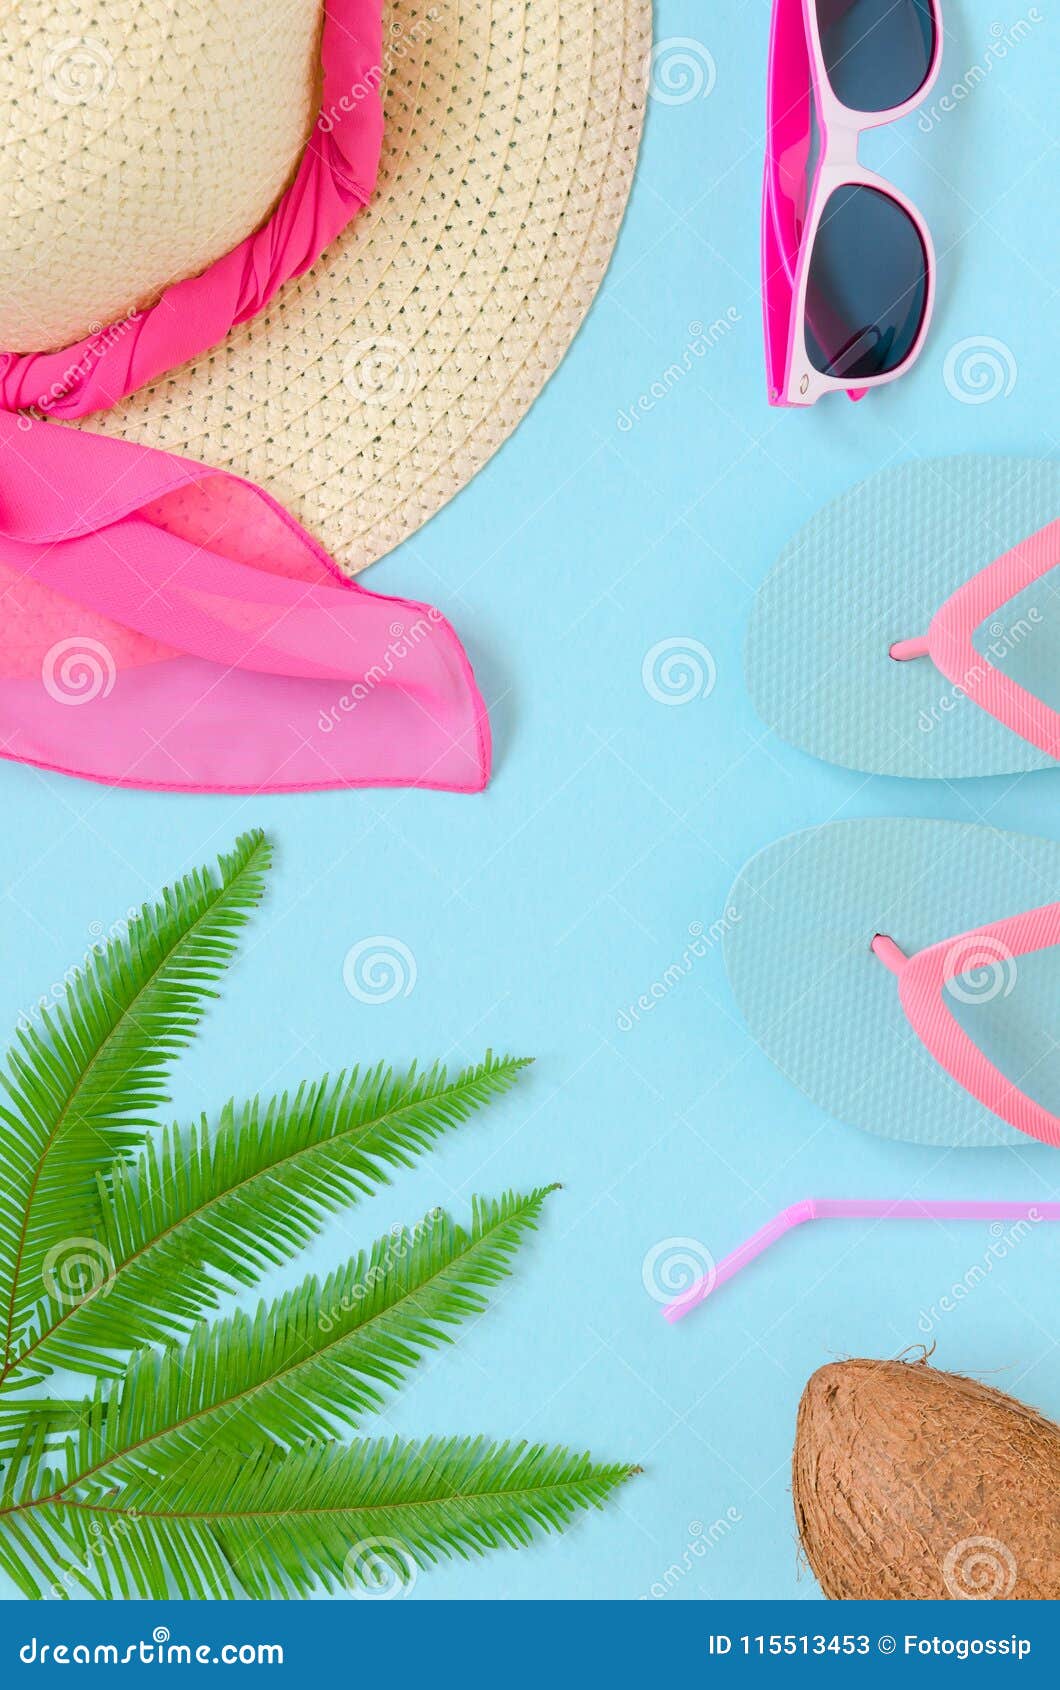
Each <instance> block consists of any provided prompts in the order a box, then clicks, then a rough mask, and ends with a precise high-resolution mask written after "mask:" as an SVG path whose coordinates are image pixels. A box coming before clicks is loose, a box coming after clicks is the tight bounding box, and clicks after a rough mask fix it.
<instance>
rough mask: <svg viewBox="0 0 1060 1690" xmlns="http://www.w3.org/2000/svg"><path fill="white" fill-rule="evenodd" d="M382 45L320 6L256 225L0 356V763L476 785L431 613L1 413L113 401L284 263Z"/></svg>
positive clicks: (250, 501) (362, 118)
mask: <svg viewBox="0 0 1060 1690" xmlns="http://www.w3.org/2000/svg"><path fill="white" fill-rule="evenodd" d="M382 51H383V49H382V26H381V8H380V4H379V0H327V3H326V7H325V17H324V29H323V37H322V60H323V98H322V108H321V113H320V117H319V119H318V121H317V124H316V126H315V127H314V130H313V133H312V136H311V138H310V140H309V142H308V144H307V146H306V150H305V152H304V154H303V156H302V159H301V162H300V164H299V168H298V171H297V173H296V175H295V178H294V180H293V182H292V183H291V186H290V187H289V188H288V190H287V192H286V193H285V194H284V195H283V197H282V199H281V201H280V203H279V204H278V206H277V208H276V210H275V212H274V213H273V215H272V217H271V218H270V219H269V220H268V221H267V222H266V223H265V225H264V226H263V227H262V228H261V229H259V230H257V231H256V232H255V233H254V234H252V235H251V236H249V237H248V239H247V240H245V241H243V242H242V243H241V244H240V245H239V246H238V247H236V248H235V249H234V250H233V251H231V252H229V253H227V254H226V255H225V256H224V257H222V258H220V259H218V261H217V262H216V263H215V264H213V265H211V266H210V267H209V268H208V269H207V270H205V271H204V272H203V273H202V274H201V275H199V276H194V277H192V278H190V279H189V280H186V281H182V282H178V283H176V284H175V285H174V286H172V287H170V288H168V289H167V290H166V292H165V293H164V294H163V295H162V297H161V298H160V299H159V300H158V302H157V303H156V304H155V305H154V306H153V307H151V308H149V309H146V310H144V311H142V312H135V313H131V314H130V316H129V317H128V318H127V319H126V320H124V321H123V322H121V323H118V324H112V325H110V326H109V327H108V328H107V329H104V330H102V331H101V332H100V333H98V334H95V335H92V336H89V337H88V338H87V339H85V340H82V341H81V342H80V343H79V344H78V345H76V346H73V347H67V348H65V349H64V350H62V351H60V352H47V353H39V354H34V353H31V354H24V355H18V356H16V355H12V354H5V355H3V356H2V358H0V593H2V597H3V602H4V610H5V616H4V622H3V631H2V633H0V755H2V756H5V757H8V758H16V759H19V760H21V761H24V762H28V763H34V764H37V765H39V766H41V767H44V768H48V769H56V770H60V771H62V772H64V773H68V774H78V775H82V776H86V777H88V778H90V779H94V780H100V781H105V782H107V783H108V784H111V785H121V786H146V787H151V788H162V789H166V790H179V791H209V792H216V791H224V792H258V791H277V792H288V791H299V790H306V789H319V788H321V787H330V786H344V787H345V786H423V787H432V788H440V789H444V790H448V791H457V792H474V791H479V790H480V789H481V788H482V787H483V786H484V785H485V784H486V781H487V780H488V777H489V766H490V737H489V728H488V723H487V718H486V710H485V706H484V704H483V701H482V698H481V695H480V693H479V691H478V688H477V687H476V685H475V680H474V676H473V674H472V671H471V666H470V664H469V662H468V659H467V656H466V654H465V652H464V650H463V648H462V646H461V644H460V641H459V640H458V638H457V636H456V634H455V633H454V631H453V629H452V627H451V626H450V624H449V623H448V622H447V621H446V620H445V618H444V617H443V616H441V615H440V614H439V613H438V612H437V611H435V610H432V609H431V608H430V607H429V606H427V605H423V604H419V603H416V602H415V601H412V600H406V599H398V598H383V597H381V596H380V595H378V594H376V593H370V592H366V591H365V590H364V589H363V588H361V587H358V586H356V585H354V584H353V583H351V582H350V581H349V580H348V578H347V577H346V576H345V575H344V574H343V573H342V571H341V570H340V569H339V567H338V566H337V565H336V564H335V563H334V562H333V561H332V559H331V558H330V557H329V556H328V555H327V553H326V552H325V551H324V550H323V548H322V547H321V546H319V545H318V544H317V542H316V541H315V540H314V539H313V538H312V537H311V536H310V535H309V534H308V533H307V532H306V530H305V529H304V528H302V527H301V525H300V524H299V523H297V522H296V521H295V520H294V519H293V518H292V517H291V516H289V515H288V514H287V512H285V511H284V510H283V509H282V508H281V507H280V506H279V505H278V504H277V503H276V502H275V500H273V499H272V498H271V497H270V496H269V495H268V494H267V493H265V492H264V491H263V490H262V489H260V488H258V487H255V486H253V485H252V484H251V483H249V482H247V481H243V480H241V479H239V478H238V477H236V476H232V475H228V474H225V473H222V472H219V471H214V470H211V469H208V468H206V467H205V466H203V465H201V464H195V463H191V462H189V461H188V460H187V459H183V458H179V457H175V456H173V455H172V454H171V453H168V452H163V451H156V450H152V449H151V448H149V447H145V446H140V445H138V444H135V443H132V442H128V441H122V440H114V439H110V438H103V437H100V436H96V435H92V434H90V433H86V432H85V431H83V430H80V429H69V428H62V427H59V426H56V424H55V423H54V422H53V421H41V420H39V418H36V417H31V416H28V415H25V414H22V415H15V414H14V413H16V412H20V411H21V412H24V411H25V410H26V409H27V408H29V409H32V410H35V411H37V412H38V413H41V414H43V416H44V417H45V418H63V419H65V418H73V417H83V416H86V415H88V414H90V413H91V412H93V411H97V410H100V409H102V408H105V407H107V406H110V405H114V404H116V403H117V402H118V401H120V400H121V399H122V398H123V397H124V396H125V395H127V394H129V393H131V392H133V391H134V390H135V389H136V388H138V387H141V386H142V385H143V384H144V383H146V382H149V381H151V380H153V379H154V378H156V377H157V376H159V375H161V374H162V373H163V372H165V371H166V370H170V369H174V368H176V367H178V366H179V365H181V364H182V363H184V362H185V361H186V360H187V359H189V358H192V357H194V356H196V355H198V354H200V353H202V352H204V351H205V350H207V349H208V348H209V347H211V346H213V345H215V344H216V343H217V342H218V341H219V340H221V339H222V338H223V337H224V335H225V334H227V333H228V331H229V330H230V329H231V328H232V327H233V325H235V324H238V323H242V322H245V321H246V320H247V319H248V318H250V317H251V316H253V315H254V314H255V313H256V312H258V311H260V310H261V309H262V307H263V306H264V305H266V304H267V303H268V301H269V300H270V299H271V298H272V297H273V296H274V295H275V294H276V292H277V290H278V289H279V288H280V287H281V286H282V285H283V284H284V283H285V282H287V281H289V280H290V279H292V278H293V277H295V276H298V275H301V274H302V272H303V271H305V270H306V269H307V268H308V267H309V266H310V265H311V264H312V263H313V262H314V260H315V259H316V258H317V257H318V256H319V255H320V254H321V253H322V252H323V251H324V249H325V247H327V246H328V245H329V244H330V242H331V241H332V240H334V238H335V237H336V236H337V235H338V234H339V233H340V232H341V231H342V230H343V229H344V228H345V227H346V225H347V224H348V223H349V222H350V220H351V219H352V218H353V217H354V216H355V215H356V213H357V212H358V211H359V210H361V208H362V207H363V206H364V204H365V203H366V201H367V200H368V198H369V195H370V193H371V190H372V188H373V186H374V183H375V177H376V172H377V169H378V162H379V152H380V145H381V140H382V109H381V103H380V99H379V86H380V82H381V78H382V71H381V66H382ZM354 402H355V401H354V400H353V399H352V397H351V401H350V403H351V405H352V404H353V403H354ZM264 426H265V424H264V421H263V423H262V427H264Z"/></svg>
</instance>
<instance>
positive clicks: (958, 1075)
mask: <svg viewBox="0 0 1060 1690" xmlns="http://www.w3.org/2000/svg"><path fill="white" fill-rule="evenodd" d="M727 907H728V908H729V910H730V920H729V923H728V927H727V932H726V936H725V961H726V966H727V968H728V971H729V979H730V981H731V983H732V989H733V993H734V995H735V997H736V1000H737V1003H738V1004H739V1006H740V1009H741V1010H742V1012H743V1015H744V1018H745V1020H746V1022H747V1026H748V1028H749V1029H750V1032H751V1034H752V1036H753V1038H754V1039H755V1041H756V1042H757V1043H758V1045H759V1046H760V1047H761V1049H762V1050H763V1051H764V1052H765V1054H766V1055H767V1056H769V1057H770V1058H771V1059H772V1060H773V1062H775V1063H776V1065H777V1067H778V1068H780V1069H781V1070H782V1071H783V1073H785V1074H786V1075H787V1076H788V1078H789V1079H790V1080H791V1081H792V1082H793V1083H794V1084H795V1085H797V1086H798V1087H799V1088H800V1089H801V1090H802V1091H804V1092H805V1093H806V1094H807V1096H808V1097H810V1098H812V1099H813V1101H814V1102H815V1103H817V1104H819V1105H820V1107H821V1108H822V1109H824V1110H826V1111H827V1113H828V1114H830V1115H833V1116H835V1118H836V1119H837V1120H840V1121H844V1122H847V1123H849V1124H850V1125H851V1126H856V1127H861V1128H863V1129H864V1130H865V1131H867V1132H873V1133H879V1134H882V1135H883V1136H884V1137H887V1138H899V1139H909V1140H913V1141H915V1142H917V1143H923V1144H936V1145H974V1146H988V1145H1017V1144H1018V1145H1020V1146H1022V1148H1023V1151H1024V1152H1025V1153H1026V1152H1028V1151H1031V1150H1032V1149H1033V1148H1034V1141H1035V1140H1039V1141H1041V1142H1043V1143H1046V1144H1053V1145H1060V1042H1058V1038H1057V1034H1058V1029H1060V845H1057V844H1054V843H1052V842H1051V841H1049V840H1045V839H1034V838H1028V837H1026V836H1024V835H1021V834H1014V833H1000V832H998V831H996V830H995V829H994V828H989V827H979V826H974V825H968V824H966V823H963V822H936V821H891V820H885V821H873V820H867V821H842V822H831V823H829V824H828V825H826V826H824V827H819V828H811V829H809V830H808V831H807V832H805V833H796V834H792V835H791V836H790V837H789V838H787V839H781V840H780V841H779V842H778V843H776V844H774V845H770V846H768V847H767V848H766V850H764V851H760V852H759V854H758V855H757V856H756V857H753V858H752V859H751V861H750V862H749V863H748V864H747V866H746V867H745V868H744V869H743V871H742V873H741V874H740V876H739V878H738V879H737V881H736V884H735V886H734V887H733V889H732V892H731V893H730V895H729V903H728V906H727Z"/></svg>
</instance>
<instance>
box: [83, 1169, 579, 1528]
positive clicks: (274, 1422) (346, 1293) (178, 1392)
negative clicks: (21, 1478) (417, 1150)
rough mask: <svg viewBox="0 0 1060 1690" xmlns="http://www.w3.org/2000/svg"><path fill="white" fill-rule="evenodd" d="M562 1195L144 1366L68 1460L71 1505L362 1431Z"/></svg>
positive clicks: (405, 1251)
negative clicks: (193, 1462)
mask: <svg viewBox="0 0 1060 1690" xmlns="http://www.w3.org/2000/svg"><path fill="white" fill-rule="evenodd" d="M553 1189H555V1188H554V1187H547V1188H542V1189H540V1190H537V1191H532V1192H530V1193H529V1194H528V1195H527V1196H516V1195H515V1194H514V1193H512V1192H509V1193H507V1194H506V1195H505V1196H504V1197H502V1198H500V1199H497V1200H481V1199H476V1200H475V1202H474V1204H473V1210H472V1222H471V1226H470V1228H469V1229H467V1230H466V1231H465V1230H464V1228H463V1227H459V1226H456V1225H454V1223H453V1221H452V1220H451V1219H450V1218H449V1216H448V1215H446V1214H443V1213H442V1212H441V1211H440V1210H435V1211H433V1212H432V1213H431V1214H430V1215H428V1216H427V1217H426V1219H425V1220H424V1221H423V1222H421V1223H420V1225H418V1226H416V1227H413V1228H411V1229H409V1228H404V1227H399V1228H396V1229H395V1230H393V1231H392V1232H390V1233H387V1234H386V1235H385V1236H384V1237H382V1238H380V1239H379V1240H377V1242H376V1244H375V1245H374V1246H373V1248H372V1249H371V1251H369V1252H367V1253H362V1254H361V1255H359V1256H356V1257H354V1258H353V1259H352V1260H351V1261H350V1262H348V1263H347V1264H346V1266H345V1267H343V1268H340V1269H339V1270H338V1271H337V1272H336V1273H333V1274H330V1275H329V1276H328V1277H327V1279H325V1280H323V1281H321V1280H319V1279H317V1278H316V1277H315V1276H311V1277H310V1278H308V1279H306V1280H305V1281H304V1283H303V1284H302V1285H300V1286H298V1287H296V1288H295V1289H294V1290H292V1291H288V1292H286V1293H284V1295H282V1296H281V1297H279V1298H278V1299H277V1300H276V1301H275V1302H273V1303H271V1304H267V1303H262V1304H261V1305H260V1306H259V1308H258V1311H257V1314H256V1315H254V1316H250V1315H247V1314H244V1313H241V1312H240V1313H236V1314H234V1315H231V1316H229V1317H228V1318H226V1319H224V1320H220V1321H217V1322H216V1323H214V1324H213V1325H206V1324H205V1323H203V1324H202V1325H200V1326H199V1327H198V1328H197V1329H196V1330H195V1331H194V1332H193V1334H192V1337H191V1340H190V1342H189V1343H188V1344H187V1345H186V1347H185V1348H183V1349H180V1350H176V1349H172V1348H171V1349H168V1350H165V1351H163V1352H161V1353H158V1352H156V1351H153V1350H148V1351H146V1352H144V1353H142V1354H140V1355H138V1356H135V1357H134V1358H133V1360H132V1361H131V1362H130V1364H129V1366H128V1368H127V1370H126V1373H125V1376H124V1378H123V1379H122V1380H121V1381H120V1382H112V1383H111V1384H109V1385H100V1386H99V1387H98V1389H97V1392H96V1396H95V1398H94V1399H93V1400H92V1401H90V1402H87V1403H85V1404H84V1406H83V1411H82V1414H81V1416H80V1418H79V1419H78V1421H77V1423H76V1424H77V1430H78V1432H79V1436H78V1437H77V1439H76V1440H70V1442H69V1444H68V1447H67V1461H66V1471H67V1477H66V1478H65V1479H64V1481H63V1485H62V1490H63V1492H64V1494H71V1493H73V1492H76V1493H78V1494H79V1495H82V1496H83V1495H86V1494H91V1495H96V1494H98V1493H99V1492H100V1490H101V1489H105V1490H109V1489H111V1488H113V1487H114V1486H115V1485H119V1486H120V1485H121V1484H122V1483H123V1482H124V1480H125V1478H126V1477H127V1475H128V1473H129V1472H130V1471H142V1470H144V1469H145V1468H146V1467H148V1466H150V1467H151V1468H152V1470H154V1471H158V1472H160V1473H165V1472H166V1471H172V1470H176V1469H178V1468H179V1466H180V1464H181V1463H182V1462H183V1461H185V1460H186V1459H189V1458H190V1459H194V1458H195V1457H196V1456H197V1455H198V1454H199V1452H200V1451H201V1450H203V1449H204V1448H206V1447H207V1445H208V1446H209V1448H210V1449H211V1450H222V1449H225V1448H229V1449H236V1450H244V1451H247V1450H254V1449H258V1448H260V1447H262V1446H263V1445H264V1444H265V1443H267V1442H268V1441H273V1442H275V1443H277V1444H294V1443H298V1442H301V1441H303V1440H306V1439H318V1440H321V1441H323V1440H326V1439H329V1438H331V1437H333V1436H334V1432H335V1423H336V1422H338V1423H341V1424H342V1425H343V1426H344V1427H347V1428H351V1429H352V1428H354V1427H356V1426H358V1425H359V1423H360V1421H361V1420H362V1418H363V1416H364V1415H365V1414H366V1413H368V1412H370V1411H373V1410H377V1409H379V1408H380V1407H381V1406H382V1404H383V1400H384V1399H383V1392H384V1390H386V1389H394V1388H396V1387H397V1386H398V1385H400V1383H401V1382H402V1379H403V1378H404V1376H405V1375H406V1373H407V1372H408V1371H409V1370H410V1369H411V1368H412V1367H414V1366H415V1365H416V1363H417V1362H418V1361H419V1359H420V1356H421V1355H422V1353H423V1351H424V1350H428V1349H435V1348H437V1347H438V1345H440V1344H443V1343H446V1342H448V1341H449V1332H448V1330H447V1329H448V1328H450V1327H452V1326H455V1325H457V1324H458V1323H459V1322H460V1321H462V1320H466V1319H468V1318H469V1317H470V1316H473V1315H476V1314H481V1313H482V1311H483V1309H485V1307H486V1303H487V1298H486V1296H485V1294H484V1293H485V1292H486V1291H487V1290H488V1289H489V1288H490V1287H492V1286H495V1285H497V1284H499V1283H500V1282H501V1281H502V1280H503V1279H504V1278H505V1277H506V1276H507V1275H508V1273H509V1272H510V1271H511V1264H512V1258H513V1257H514V1255H515V1252H516V1250H517V1249H518V1247H519V1245H520V1244H521V1243H522V1241H523V1239H524V1238H525V1236H526V1234H527V1233H528V1232H530V1231H532V1230H533V1229H534V1228H535V1227H536V1225H537V1221H538V1217H539V1216H540V1213H541V1209H542V1206H543V1204H544V1202H545V1199H546V1197H548V1195H549V1193H550V1191H551V1190H553Z"/></svg>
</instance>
